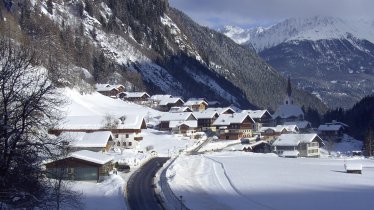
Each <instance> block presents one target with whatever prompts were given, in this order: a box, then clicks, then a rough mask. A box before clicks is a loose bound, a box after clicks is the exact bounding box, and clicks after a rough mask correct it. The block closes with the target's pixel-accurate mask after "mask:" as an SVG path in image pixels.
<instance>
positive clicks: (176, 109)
mask: <svg viewBox="0 0 374 210" xmlns="http://www.w3.org/2000/svg"><path fill="white" fill-rule="evenodd" d="M169 112H192V110H191V109H190V107H188V106H182V107H177V106H175V107H171V108H170V110H169Z"/></svg>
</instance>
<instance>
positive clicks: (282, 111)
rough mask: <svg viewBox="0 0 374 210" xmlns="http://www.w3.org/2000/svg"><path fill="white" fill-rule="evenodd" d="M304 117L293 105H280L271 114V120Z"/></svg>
mask: <svg viewBox="0 0 374 210" xmlns="http://www.w3.org/2000/svg"><path fill="white" fill-rule="evenodd" d="M299 116H304V112H303V110H301V108H300V107H299V106H297V105H295V104H283V105H280V106H279V107H278V108H277V110H276V111H275V112H274V114H273V118H277V117H280V118H289V117H299Z"/></svg>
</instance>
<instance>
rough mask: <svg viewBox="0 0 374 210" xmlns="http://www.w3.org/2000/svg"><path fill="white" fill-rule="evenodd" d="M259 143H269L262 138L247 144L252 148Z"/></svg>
mask: <svg viewBox="0 0 374 210" xmlns="http://www.w3.org/2000/svg"><path fill="white" fill-rule="evenodd" d="M260 144H269V143H268V142H267V141H264V140H261V141H256V142H253V143H252V144H250V145H249V147H250V148H251V149H253V147H256V146H258V145H260Z"/></svg>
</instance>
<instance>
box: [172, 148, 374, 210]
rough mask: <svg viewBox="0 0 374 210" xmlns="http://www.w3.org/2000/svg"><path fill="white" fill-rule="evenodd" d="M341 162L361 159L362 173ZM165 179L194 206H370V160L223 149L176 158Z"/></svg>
mask: <svg viewBox="0 0 374 210" xmlns="http://www.w3.org/2000/svg"><path fill="white" fill-rule="evenodd" d="M344 161H346V162H349V163H357V162H358V163H362V164H363V167H364V168H363V174H362V175H360V174H347V173H345V169H344ZM167 177H168V180H169V184H170V185H171V187H172V189H173V191H174V192H175V194H176V195H177V196H179V195H182V196H183V199H184V202H185V203H186V205H187V206H188V207H189V208H191V209H194V210H197V209H256V210H261V209H277V210H290V209H303V210H309V209H310V210H315V209H339V210H351V209H355V210H360V209H367V208H368V206H373V205H374V200H373V197H372V195H374V181H373V180H374V160H369V159H353V160H352V159H351V160H344V159H328V158H320V159H306V158H297V159H286V158H279V157H277V156H275V155H273V154H253V153H245V152H222V153H216V154H212V155H207V156H203V155H200V156H181V157H180V158H178V159H177V160H176V161H175V162H174V164H173V165H171V167H170V168H169V169H168V171H167Z"/></svg>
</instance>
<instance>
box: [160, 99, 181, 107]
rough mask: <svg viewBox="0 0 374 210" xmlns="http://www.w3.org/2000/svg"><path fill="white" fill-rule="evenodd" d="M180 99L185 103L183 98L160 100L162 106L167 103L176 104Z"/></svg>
mask: <svg viewBox="0 0 374 210" xmlns="http://www.w3.org/2000/svg"><path fill="white" fill-rule="evenodd" d="M179 100H180V101H181V102H182V103H184V101H183V100H182V98H163V99H161V100H160V103H159V105H161V106H166V105H168V104H175V103H177V102H178V101H179Z"/></svg>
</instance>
